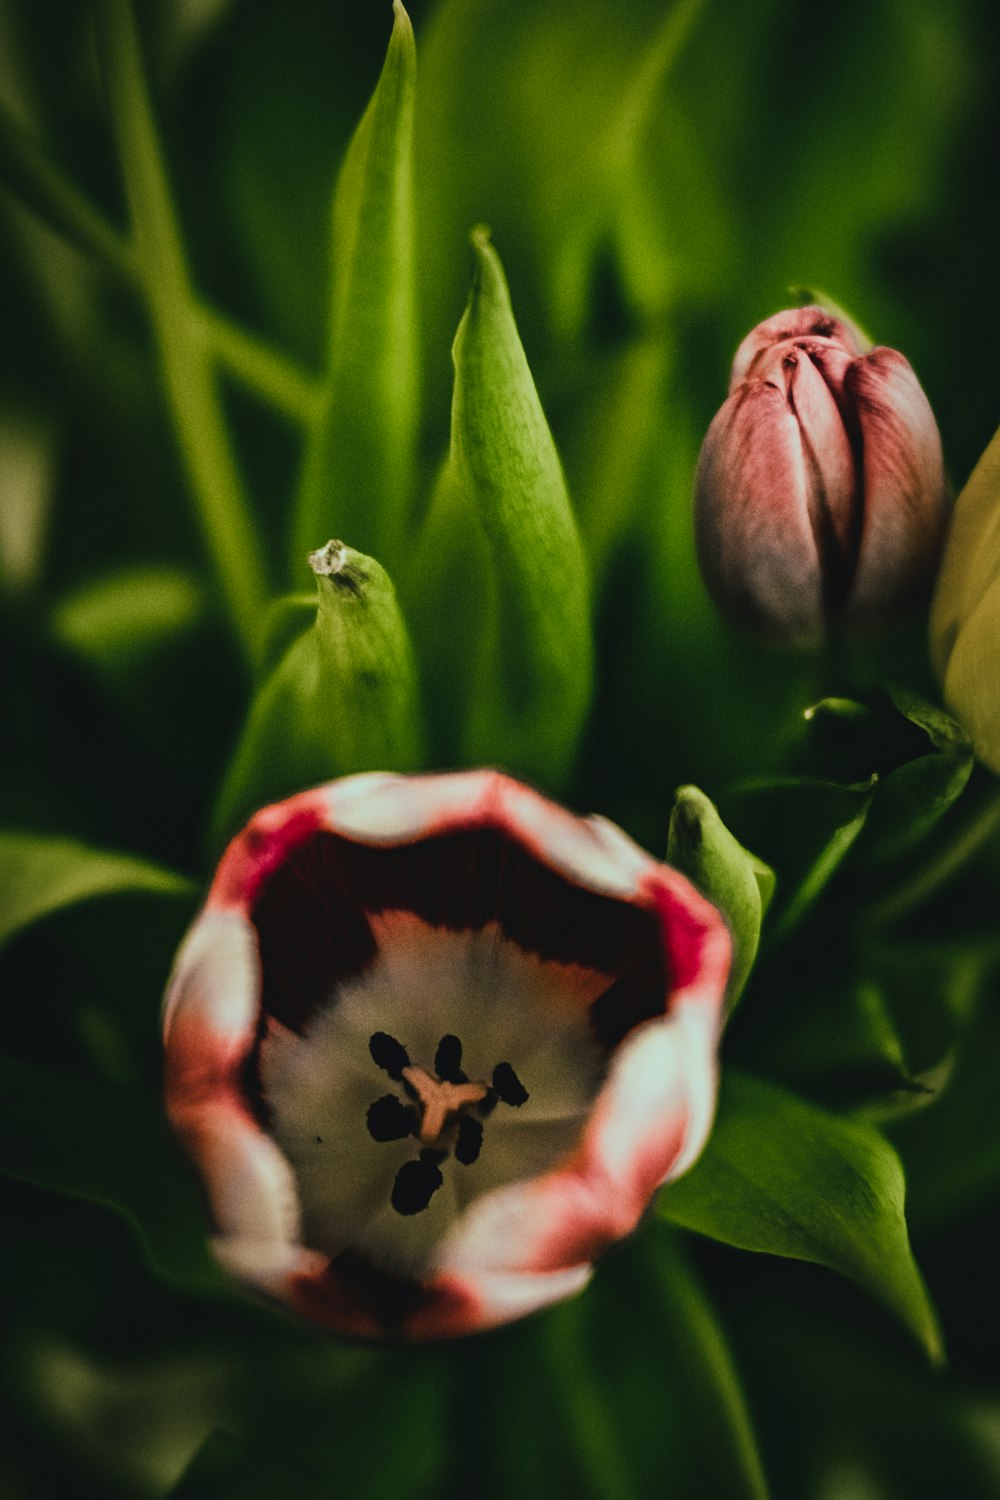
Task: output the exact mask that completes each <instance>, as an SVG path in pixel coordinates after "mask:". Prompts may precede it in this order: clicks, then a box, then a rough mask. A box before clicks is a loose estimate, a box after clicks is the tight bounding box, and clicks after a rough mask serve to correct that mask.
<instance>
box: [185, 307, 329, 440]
mask: <svg viewBox="0 0 1000 1500" xmlns="http://www.w3.org/2000/svg"><path fill="white" fill-rule="evenodd" d="M191 312H192V316H193V318H194V319H195V325H196V327H197V330H198V332H199V334H200V336H201V338H202V339H203V341H204V343H205V346H206V348H207V349H208V351H209V353H210V354H212V355H214V357H215V358H216V359H217V360H219V362H220V363H221V364H224V365H225V366H226V368H227V369H228V370H229V371H230V373H231V374H232V375H235V376H236V378H237V379H238V380H241V381H242V383H243V384H244V385H245V386H246V388H247V389H248V390H251V391H256V393H257V394H258V395H259V396H263V397H264V399H265V400H266V401H268V402H269V403H270V404H271V405H272V406H275V407H277V408H278V410H279V411H283V412H285V413H286V415H287V416H290V417H294V418H295V420H296V421H297V422H298V423H299V424H300V425H301V426H302V427H305V428H311V427H312V426H313V425H314V424H315V423H316V421H317V420H318V419H319V414H320V410H321V408H322V401H323V394H322V387H321V384H320V382H319V380H317V379H315V378H314V377H313V376H311V375H308V374H306V373H305V372H304V371H302V370H300V369H298V368H297V366H295V365H294V364H292V363H291V361H289V360H287V359H286V358H285V356H284V355H283V354H279V353H278V352H277V351H276V350H274V349H271V348H269V347H268V346H267V345H266V344H264V343H262V342H261V340H260V339H258V338H257V337H256V336H255V335H254V334H250V333H247V332H246V330H245V329H243V328H240V327H238V326H237V324H235V323H232V322H230V320H229V319H228V318H227V317H226V316H225V315H224V314H223V313H220V312H218V311H217V310H216V309H215V308H213V307H205V306H204V305H200V306H194V307H192V309H191Z"/></svg>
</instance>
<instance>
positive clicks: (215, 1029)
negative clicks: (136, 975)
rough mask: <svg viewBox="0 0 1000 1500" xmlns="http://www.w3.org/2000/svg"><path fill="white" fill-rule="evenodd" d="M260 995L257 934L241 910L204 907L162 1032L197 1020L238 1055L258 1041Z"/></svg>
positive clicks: (182, 956) (178, 966) (173, 982)
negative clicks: (208, 908) (242, 1049)
mask: <svg viewBox="0 0 1000 1500" xmlns="http://www.w3.org/2000/svg"><path fill="white" fill-rule="evenodd" d="M259 995H260V968H259V964H258V959H257V934H256V932H255V930H254V928H253V925H252V924H251V923H250V922H249V921H248V919H247V918H246V917H245V916H244V915H243V913H242V912H239V911H233V910H229V911H205V912H202V914H201V916H200V917H198V918H197V920H196V921H195V923H194V925H193V926H192V927H191V929H190V931H189V932H188V935H187V937H186V938H185V939H184V942H183V944H182V946H181V949H180V952H179V953H178V955H177V959H176V961H175V963H174V969H173V973H172V975H171V977H170V983H169V985H168V987H167V993H166V998H165V1000H164V1003H163V1035H164V1041H165V1042H166V1043H167V1045H168V1047H170V1046H171V1045H173V1032H174V1028H175V1027H176V1026H178V1025H179V1024H180V1023H182V1022H194V1023H197V1026H198V1029H199V1030H200V1031H201V1032H202V1033H203V1034H204V1036H205V1037H206V1038H207V1039H209V1041H210V1043H211V1044H214V1045H216V1046H217V1047H218V1048H220V1049H222V1050H223V1051H225V1052H226V1053H227V1054H234V1055H235V1054H237V1053H238V1052H239V1050H240V1049H241V1048H243V1047H245V1046H247V1047H248V1046H249V1045H250V1043H251V1042H252V1040H253V1036H254V1029H255V1027H256V1024H257V1010H258V1004H259Z"/></svg>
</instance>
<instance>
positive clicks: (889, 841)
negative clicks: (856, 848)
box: [863, 688, 974, 865]
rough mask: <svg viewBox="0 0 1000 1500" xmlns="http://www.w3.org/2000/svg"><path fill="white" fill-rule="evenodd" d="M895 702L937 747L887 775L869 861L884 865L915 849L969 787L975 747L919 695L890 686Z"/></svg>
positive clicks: (876, 807) (867, 845) (868, 840)
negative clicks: (967, 785) (967, 786)
mask: <svg viewBox="0 0 1000 1500" xmlns="http://www.w3.org/2000/svg"><path fill="white" fill-rule="evenodd" d="M890 696H891V698H892V701H893V703H894V704H895V705H896V707H897V709H898V710H899V712H900V713H901V714H903V716H904V717H905V718H906V719H908V720H909V722H910V723H911V724H914V725H916V727H917V728H918V729H920V730H922V731H923V732H924V734H925V735H926V737H927V739H928V740H929V741H930V743H931V746H932V753H931V754H929V755H921V756H917V757H915V758H914V759H912V760H909V761H907V762H906V764H904V765H901V766H898V767H897V768H896V770H894V771H891V772H890V773H889V774H888V775H887V776H885V777H883V778H882V781H881V782H880V784H879V788H878V792H877V794H876V796H875V800H874V804H873V806H872V810H871V816H870V818H869V820H868V827H867V830H866V832H865V841H864V850H863V854H864V859H865V862H866V863H867V864H872V865H878V864H885V863H888V861H889V860H893V859H899V858H900V857H902V856H903V855H905V854H907V853H909V851H910V850H911V849H914V848H915V847H916V846H917V845H918V844H919V843H921V842H922V840H923V839H924V838H925V837H926V835H927V834H928V833H929V832H930V830H931V829H932V828H933V827H934V825H935V823H937V822H938V820H939V819H940V818H941V817H943V815H944V814H945V813H946V812H947V811H948V809H949V808H950V807H951V806H952V804H953V803H954V802H955V801H957V799H958V798H959V797H960V796H961V794H962V792H963V791H964V790H965V787H966V784H967V783H968V780H969V777H970V775H971V774H972V767H973V763H974V759H973V754H972V746H971V744H970V743H969V740H968V738H967V736H966V734H965V731H964V730H963V729H962V727H961V725H959V724H957V723H956V722H955V720H954V719H953V718H951V717H950V716H949V715H948V714H946V713H944V711H943V710H942V709H940V708H937V707H935V705H934V704H931V703H927V702H925V701H924V699H922V698H919V697H918V696H917V695H916V694H915V693H910V692H907V691H905V690H904V689H901V688H895V689H890Z"/></svg>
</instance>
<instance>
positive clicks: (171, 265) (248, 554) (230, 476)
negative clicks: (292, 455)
mask: <svg viewBox="0 0 1000 1500" xmlns="http://www.w3.org/2000/svg"><path fill="white" fill-rule="evenodd" d="M97 20H98V27H97V32H98V42H99V47H100V52H101V58H102V63H103V67H104V73H105V79H106V84H107V90H108V96H109V99H110V103H111V112H112V117H113V120H114V126H115V132H116V135H117V138H118V149H119V153H120V156H121V162H122V169H123V172H124V176H125V185H126V188H127V191H128V198H129V205H130V208H131V213H132V221H133V227H134V232H135V246H136V253H137V256H138V263H139V269H140V275H141V278H142V281H143V285H144V286H145V290H146V298H147V301H148V304H149V310H150V314H151V317H152V322H153V330H154V334H155V338H156V344H157V349H158V352H159V357H160V365H161V368H162V374H163V381H164V385H165V387H166V394H167V400H168V403H169V406H170V411H171V415H172V417H173V422H174V428H175V431H176V434H177V439H178V442H179V444H180V449H181V455H182V458H183V460H184V466H185V469H186V471H187V475H188V480H189V483H190V486H191V491H192V494H193V496H194V499H195V503H196V507H197V510H198V515H199V519H200V521H201V527H202V532H203V535H204V539H205V543H206V547H207V549H208V552H209V555H210V557H211V558H212V561H213V563H214V565H215V570H216V573H217V575H218V579H219V583H220V586H221V588H222V592H223V594H224V596H225V598H226V601H227V603H228V606H229V610H230V614H231V615H232V619H233V622H234V625H235V627H236V630H237V633H238V635H239V637H240V639H241V641H242V642H243V644H244V647H245V649H246V650H247V653H248V655H249V656H250V657H251V659H252V658H253V657H254V655H255V653H256V649H257V644H258V637H259V628H260V621H261V617H262V610H263V606H264V602H265V599H266V594H267V589H266V582H265V574H264V564H263V557H262V555H261V552H260V548H259V546H258V542H257V535H256V532H255V530H254V525H253V522H252V520H251V516H250V510H249V506H248V505H247V502H246V498H245V496H244V493H243V486H242V483H241V481H240V477H239V473H238V471H237V467H236V460H235V457H234V454H233V451H232V447H231V444H230V440H229V433H228V430H227V427H226V422H225V418H224V416H223V413H222V406H221V402H220V400H219V392H218V388H217V384H216V378H215V372H214V369H213V367H212V362H211V360H210V359H209V357H208V353H207V349H206V347H205V345H204V343H203V342H202V340H201V339H200V338H199V337H198V336H197V334H196V333H195V331H194V323H193V319H192V316H191V309H192V306H193V305H194V298H193V296H192V293H191V289H190V284H189V280H188V274H187V266H186V264H185V259H184V250H183V246H182V243H181V236H180V231H179V228H178V224H177V220H176V216H175V213H174V208H173V204H172V202H171V198H170V189H169V186H168V182H167V175H166V170H165V166H164V161H163V155H162V151H161V148H160V142H159V139H158V137H157V133H156V125H155V122H154V119H153V112H152V107H151V104H150V100H149V95H148V92H147V88H146V80H145V75H144V73H143V68H142V59H141V55H140V51H139V38H138V34H137V31H136V26H135V18H134V16H133V13H132V8H131V6H130V5H128V4H126V3H124V0H99V3H98V6H97Z"/></svg>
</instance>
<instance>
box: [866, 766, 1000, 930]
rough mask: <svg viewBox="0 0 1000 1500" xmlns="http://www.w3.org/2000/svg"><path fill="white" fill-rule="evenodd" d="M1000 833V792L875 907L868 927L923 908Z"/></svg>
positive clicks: (895, 919) (885, 924) (896, 918)
mask: <svg viewBox="0 0 1000 1500" xmlns="http://www.w3.org/2000/svg"><path fill="white" fill-rule="evenodd" d="M998 832H1000V791H996V792H994V793H993V794H992V796H991V797H990V799H989V800H988V801H987V802H986V804H985V805H984V806H983V807H982V808H980V810H979V812H978V814H977V815H976V817H975V818H974V819H973V821H972V822H971V823H966V824H963V826H962V827H961V828H960V829H959V830H958V831H957V833H956V834H955V836H954V838H953V839H952V840H951V842H950V843H949V844H946V845H945V847H944V848H943V849H941V850H939V851H938V852H937V853H936V854H935V855H934V858H933V859H932V860H930V862H929V863H928V864H926V865H924V866H923V868H922V869H919V870H917V872H916V874H915V875H913V876H912V878H911V879H909V880H907V881H906V882H904V884H903V885H901V886H897V888H896V889H895V890H894V891H892V892H891V893H890V894H889V895H888V896H887V897H886V898H885V900H884V901H880V902H878V903H876V905H875V906H873V907H872V908H871V909H870V910H869V912H868V914H867V917H866V919H865V926H866V927H887V926H889V924H890V923H892V922H898V921H899V919H900V917H905V916H907V915H908V914H909V913H910V912H911V911H913V910H914V909H915V908H916V907H918V906H922V905H923V903H924V902H925V901H928V900H929V899H930V897H931V896H934V895H936V893H937V892H938V891H939V890H940V889H941V888H942V886H945V885H947V883H948V881H949V880H951V879H952V878H953V877H954V876H955V875H957V874H958V872H959V871H960V870H961V868H962V866H963V865H964V864H966V863H967V861H968V860H970V859H972V858H973V856H974V855H976V854H978V853H979V851H980V849H982V848H983V846H984V845H985V844H987V843H989V841H990V839H991V838H992V837H993V836H994V834H996V833H998Z"/></svg>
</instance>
